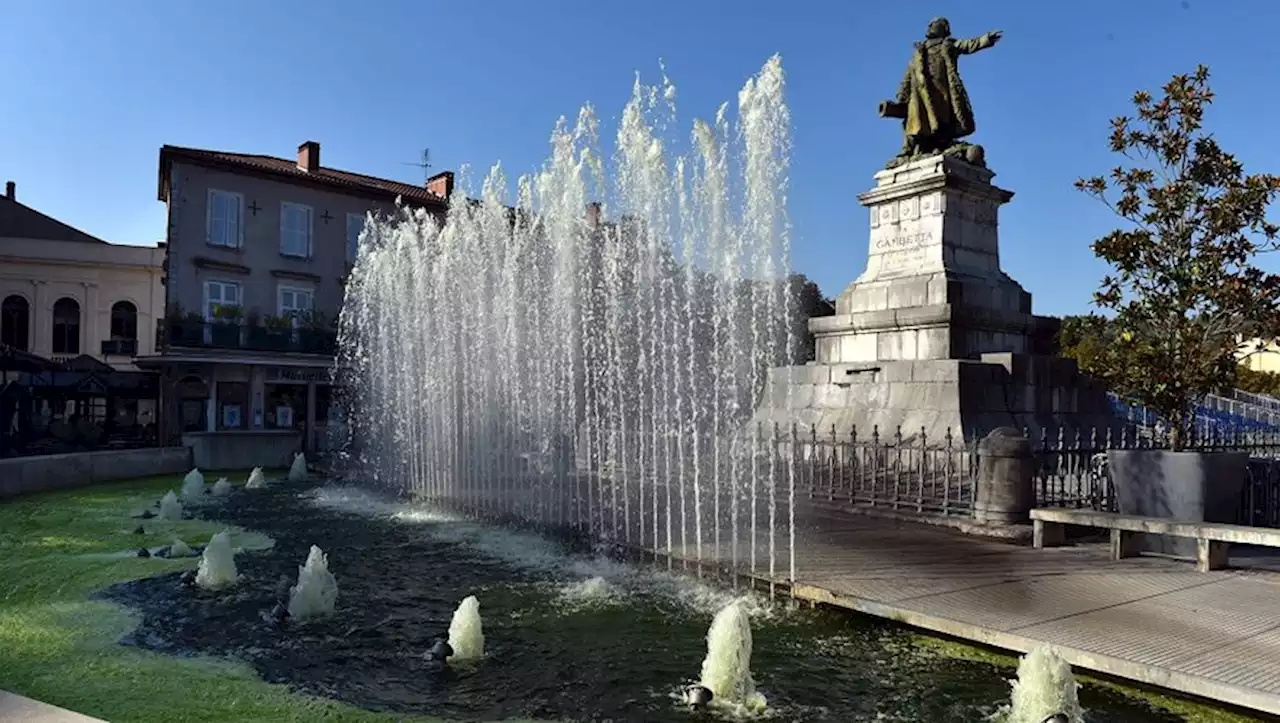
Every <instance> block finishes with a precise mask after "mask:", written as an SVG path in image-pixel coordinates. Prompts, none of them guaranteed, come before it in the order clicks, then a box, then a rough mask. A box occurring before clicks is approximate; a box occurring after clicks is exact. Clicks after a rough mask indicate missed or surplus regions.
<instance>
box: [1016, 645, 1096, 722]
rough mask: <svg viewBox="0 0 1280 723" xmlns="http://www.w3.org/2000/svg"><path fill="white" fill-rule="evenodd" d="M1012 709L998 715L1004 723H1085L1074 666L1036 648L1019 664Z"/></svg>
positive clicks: (1049, 651)
mask: <svg viewBox="0 0 1280 723" xmlns="http://www.w3.org/2000/svg"><path fill="white" fill-rule="evenodd" d="M1011 685H1012V687H1013V692H1012V694H1011V695H1010V699H1009V705H1008V706H1006V707H1005V708H1004V709H1003V710H1002V711H1001V712H1000V714H997V718H998V720H1000V721H1001V723H1083V722H1084V709H1083V708H1081V707H1080V699H1079V696H1078V690H1079V688H1080V684H1079V683H1078V682H1077V681H1076V678H1075V675H1073V674H1072V672H1071V665H1070V664H1069V663H1068V662H1067V661H1066V660H1065V659H1063V658H1062V656H1060V655H1058V653H1057V652H1056V651H1054V650H1053V648H1051V647H1049V646H1047V645H1045V646H1040V647H1038V648H1035V649H1034V650H1032V651H1031V652H1029V653H1027V654H1026V655H1024V656H1022V659H1021V660H1019V661H1018V677H1017V678H1016V679H1015V680H1013V681H1011Z"/></svg>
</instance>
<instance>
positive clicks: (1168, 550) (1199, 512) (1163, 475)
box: [1107, 449, 1249, 557]
mask: <svg viewBox="0 0 1280 723" xmlns="http://www.w3.org/2000/svg"><path fill="white" fill-rule="evenodd" d="M1107 464H1108V466H1109V467H1110V470H1111V484H1112V489H1113V490H1114V492H1115V496H1116V504H1117V507H1118V508H1119V510H1118V511H1119V512H1120V514H1122V515H1142V516H1144V517H1159V518H1164V519H1173V520H1187V521H1192V522H1226V523H1232V522H1235V521H1236V514H1237V511H1238V510H1239V508H1240V495H1241V492H1242V490H1243V489H1244V478H1245V472H1246V468H1247V467H1248V464H1249V454H1248V452H1170V451H1167V450H1161V449H1126V450H1116V449H1113V450H1110V451H1108V452H1107ZM1139 549H1141V550H1142V551H1144V552H1157V553H1162V554H1166V555H1176V556H1178V557H1195V555H1196V541H1195V540H1182V539H1174V538H1164V537H1159V536H1156V535H1147V536H1146V537H1145V539H1144V540H1143V541H1142V546H1141V547H1140V548H1139Z"/></svg>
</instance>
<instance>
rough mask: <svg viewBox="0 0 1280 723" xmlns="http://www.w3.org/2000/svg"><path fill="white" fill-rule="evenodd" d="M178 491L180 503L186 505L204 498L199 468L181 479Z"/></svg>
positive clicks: (202, 479)
mask: <svg viewBox="0 0 1280 723" xmlns="http://www.w3.org/2000/svg"><path fill="white" fill-rule="evenodd" d="M180 489H181V491H180V494H181V495H182V501H183V502H186V503H188V504H190V503H192V502H195V501H197V500H199V499H200V498H202V497H204V474H202V473H201V472H200V468H199V467H196V468H194V469H192V470H191V471H190V472H188V473H187V474H186V476H185V477H183V478H182V487H181V488H180Z"/></svg>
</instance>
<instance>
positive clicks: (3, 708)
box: [0, 690, 105, 723]
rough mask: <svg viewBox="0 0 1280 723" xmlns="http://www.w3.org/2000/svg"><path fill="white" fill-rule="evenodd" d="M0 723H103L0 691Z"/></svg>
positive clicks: (102, 722)
mask: <svg viewBox="0 0 1280 723" xmlns="http://www.w3.org/2000/svg"><path fill="white" fill-rule="evenodd" d="M0 721H5V722H6V723H8V721H14V723H17V722H18V721H22V723H105V721H102V720H100V719H98V718H90V717H89V716H87V715H81V714H79V713H75V712H72V711H69V710H67V709H65V708H59V707H57V706H54V705H49V704H48V703H41V702H40V701H38V700H32V699H30V698H27V697H24V696H21V695H18V694H16V693H6V692H5V691H3V690H0Z"/></svg>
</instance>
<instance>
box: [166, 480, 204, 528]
mask: <svg viewBox="0 0 1280 723" xmlns="http://www.w3.org/2000/svg"><path fill="white" fill-rule="evenodd" d="M184 484H185V483H184ZM200 484H204V483H203V482H201V483H200ZM156 516H157V517H159V518H160V519H162V520H166V521H168V522H178V521H180V520H181V519H182V503H181V502H179V501H178V496H177V495H175V494H174V493H173V490H169V491H168V492H166V493H164V497H161V498H160V514H158V515H156Z"/></svg>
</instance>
